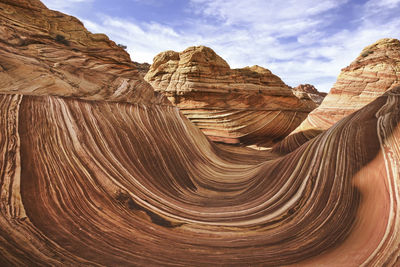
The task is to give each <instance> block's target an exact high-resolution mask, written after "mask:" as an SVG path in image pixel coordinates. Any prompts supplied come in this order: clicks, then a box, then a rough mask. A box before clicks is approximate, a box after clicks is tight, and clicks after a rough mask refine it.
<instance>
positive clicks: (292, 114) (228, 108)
mask: <svg viewBox="0 0 400 267" xmlns="http://www.w3.org/2000/svg"><path fill="white" fill-rule="evenodd" d="M145 79H146V80H147V81H148V82H149V83H150V84H151V85H153V87H154V88H155V90H156V91H159V92H162V93H164V94H165V95H166V96H167V97H168V99H170V100H171V102H172V103H173V104H174V105H176V106H177V107H179V109H180V110H181V111H182V113H183V114H184V115H185V116H187V117H188V118H189V119H190V120H191V121H192V122H193V123H194V124H195V125H196V126H198V127H199V128H200V129H201V130H202V131H203V132H204V133H205V134H206V135H207V136H208V137H209V138H210V139H211V140H214V141H221V142H225V143H234V144H237V143H241V144H245V145H251V144H257V145H270V144H272V143H274V142H275V141H277V140H280V139H282V138H283V137H285V136H287V135H288V134H289V133H290V132H291V131H293V130H294V129H295V128H296V127H297V126H298V125H299V124H300V123H301V122H302V121H303V120H304V119H305V118H306V116H307V114H308V113H309V112H310V111H311V110H313V109H314V108H315V107H316V105H315V104H314V102H313V101H311V100H310V99H309V98H307V99H306V98H303V99H299V98H298V97H296V96H295V95H294V94H293V92H292V90H291V88H290V87H289V86H287V85H286V84H285V83H284V82H282V80H281V79H280V78H279V77H277V76H276V75H274V74H272V73H271V72H270V71H269V70H267V69H264V68H262V67H259V66H253V67H246V68H243V69H231V68H230V67H229V65H228V63H226V61H225V60H224V59H222V58H221V57H220V56H218V55H217V54H216V53H215V52H214V51H213V50H212V49H211V48H208V47H204V46H198V47H189V48H188V49H186V50H184V51H183V52H181V53H178V52H174V51H166V52H163V53H160V54H159V55H157V56H156V57H155V58H154V62H153V64H152V66H151V67H150V70H149V72H148V73H147V75H146V76H145Z"/></svg>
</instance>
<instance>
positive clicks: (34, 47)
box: [0, 0, 168, 103]
mask: <svg viewBox="0 0 400 267" xmlns="http://www.w3.org/2000/svg"><path fill="white" fill-rule="evenodd" d="M0 8H1V16H2V17H1V19H2V24H1V25H0V35H1V36H2V40H3V42H5V43H4V44H3V45H2V53H1V54H0V92H3V93H13V92H18V93H20V94H35V95H58V96H73V97H81V98H84V99H92V100H94V99H99V100H102V99H109V100H115V101H120V100H121V101H128V102H134V103H139V102H140V103H142V102H143V103H149V102H155V103H159V102H160V101H161V102H162V101H164V102H165V103H167V102H168V101H166V99H164V97H162V96H159V97H154V94H157V95H158V93H154V90H153V89H152V88H151V86H149V84H147V83H146V82H144V81H143V79H139V77H138V75H137V70H136V68H135V67H134V63H132V62H131V59H130V57H129V55H128V54H127V52H126V51H125V50H124V49H122V48H120V47H118V46H117V45H116V44H115V43H114V42H113V41H110V40H109V39H108V37H107V36H106V35H104V34H91V33H90V32H88V31H87V30H86V29H85V28H84V26H83V24H82V23H81V22H80V21H79V20H77V19H76V18H74V17H71V16H67V15H64V14H62V13H60V12H55V11H51V10H48V9H47V8H44V5H43V4H42V3H41V2H40V1H38V0H30V1H22V0H21V1H15V0H7V1H1V2H0ZM26 73H29V74H30V75H29V77H26ZM32 81H34V82H32ZM116 88H117V90H116ZM136 90H139V91H136Z"/></svg>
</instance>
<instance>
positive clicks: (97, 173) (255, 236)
mask: <svg viewBox="0 0 400 267" xmlns="http://www.w3.org/2000/svg"><path fill="white" fill-rule="evenodd" d="M0 19H1V27H0V31H1V35H0V36H1V38H2V42H0V64H1V66H2V69H1V72H0V77H1V78H0V91H1V94H0V265H1V266H54V265H66V266H215V265H219V266H271V265H273V266H276V265H295V266H310V265H311V266H312V265H316V266H360V265H364V266H396V265H399V264H400V250H399V245H400V231H399V230H400V229H399V227H400V205H399V199H400V194H399V189H400V188H399V183H400V179H399V167H400V158H399V157H400V142H399V141H400V127H399V122H400V109H399V106H400V88H398V87H397V88H396V87H394V88H392V89H390V90H388V91H387V92H386V93H384V94H383V95H382V96H379V97H377V98H376V99H375V100H373V101H372V102H371V103H369V104H367V105H366V106H365V107H363V108H362V109H360V110H358V111H356V112H354V113H352V114H350V115H348V116H345V117H344V118H342V119H341V120H339V121H338V122H336V123H335V124H333V125H332V127H330V128H329V129H327V130H326V131H324V132H323V133H321V134H320V135H318V136H317V137H315V138H313V139H312V140H310V141H308V142H306V143H305V144H303V145H301V146H300V147H298V148H297V149H294V151H293V152H291V153H288V154H286V155H283V156H282V155H278V154H274V153H273V152H271V151H255V150H252V149H248V148H240V147H225V146H221V145H216V144H214V143H212V142H210V141H209V139H208V138H207V137H206V136H205V135H204V134H203V133H202V132H201V131H200V130H199V129H198V128H196V127H195V126H194V125H193V124H192V123H191V122H190V121H189V120H188V119H186V118H185V117H184V116H183V115H182V114H181V113H180V111H179V109H178V108H177V107H174V106H172V105H171V104H170V103H169V102H168V101H167V100H166V98H165V97H163V96H162V95H160V94H157V93H154V92H153V90H152V88H151V86H150V85H149V84H148V83H146V82H145V81H143V79H142V78H140V77H139V74H138V72H137V71H136V70H135V67H134V65H133V63H131V62H130V59H129V56H128V55H127V54H126V53H125V52H124V51H123V49H121V48H118V47H117V46H116V45H115V43H113V42H112V41H109V40H108V39H107V38H105V37H104V36H103V37H101V38H97V37H96V36H95V37H93V36H92V35H91V34H90V33H88V32H87V31H86V30H85V29H84V28H83V26H82V25H81V24H80V23H79V22H78V21H77V20H76V19H73V18H71V17H69V16H66V15H63V14H61V13H58V12H53V11H49V10H47V9H46V8H45V7H44V6H42V5H41V3H40V2H39V1H36V0H30V1H20V2H19V1H11V0H9V1H1V2H0ZM43 21H47V22H48V24H46V25H48V27H39V26H38V25H42V24H43ZM64 21H68V23H66V24H63V22H64ZM55 29H57V30H55ZM57 34H59V35H63V36H65V40H66V41H68V45H67V44H66V42H65V43H64V41H62V43H60V40H58V41H57V40H56V39H55V38H56V36H57ZM21 40H23V42H22V41H21ZM88 42H90V43H91V45H90V47H91V48H90V49H89V48H88V45H87V43H88ZM102 54H106V55H107V57H104V56H101V55H102ZM57 63H58V64H57Z"/></svg>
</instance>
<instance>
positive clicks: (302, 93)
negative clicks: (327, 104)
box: [293, 84, 327, 105]
mask: <svg viewBox="0 0 400 267" xmlns="http://www.w3.org/2000/svg"><path fill="white" fill-rule="evenodd" d="M293 93H294V94H295V95H296V96H297V97H298V98H300V99H307V98H310V99H311V100H312V101H314V102H315V103H316V104H317V105H320V104H321V103H322V100H324V98H325V97H326V95H327V93H324V92H319V91H318V90H317V89H316V88H315V87H314V85H311V84H300V85H298V86H297V87H295V88H293Z"/></svg>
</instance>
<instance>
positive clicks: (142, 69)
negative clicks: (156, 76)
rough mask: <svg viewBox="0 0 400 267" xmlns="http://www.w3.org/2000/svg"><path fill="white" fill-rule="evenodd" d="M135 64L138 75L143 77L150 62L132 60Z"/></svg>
mask: <svg viewBox="0 0 400 267" xmlns="http://www.w3.org/2000/svg"><path fill="white" fill-rule="evenodd" d="M133 63H134V64H135V66H136V69H137V70H138V72H139V74H140V76H142V77H144V76H146V74H147V72H148V71H149V69H150V66H151V65H150V64H149V63H139V62H135V61H134V62H133Z"/></svg>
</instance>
